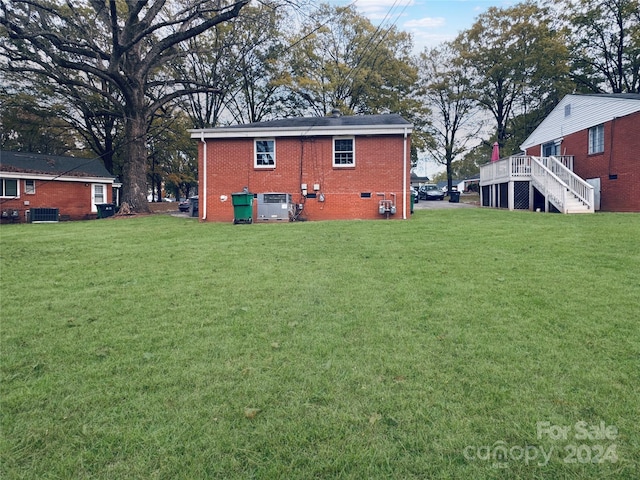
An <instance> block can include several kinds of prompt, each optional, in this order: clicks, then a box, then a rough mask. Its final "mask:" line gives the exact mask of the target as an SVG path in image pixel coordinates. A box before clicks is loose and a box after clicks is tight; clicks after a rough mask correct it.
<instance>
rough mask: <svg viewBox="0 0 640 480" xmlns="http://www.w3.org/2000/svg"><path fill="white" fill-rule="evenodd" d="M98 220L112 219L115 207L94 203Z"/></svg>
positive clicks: (111, 204)
mask: <svg viewBox="0 0 640 480" xmlns="http://www.w3.org/2000/svg"><path fill="white" fill-rule="evenodd" d="M96 209H97V210H98V218H107V217H113V215H115V213H116V206H115V205H114V204H113V203H96Z"/></svg>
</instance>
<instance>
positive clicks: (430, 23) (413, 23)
mask: <svg viewBox="0 0 640 480" xmlns="http://www.w3.org/2000/svg"><path fill="white" fill-rule="evenodd" d="M445 23H446V20H445V19H444V18H443V17H424V18H416V19H413V20H409V21H407V22H405V23H404V26H405V27H406V28H438V27H443V26H444V24H445Z"/></svg>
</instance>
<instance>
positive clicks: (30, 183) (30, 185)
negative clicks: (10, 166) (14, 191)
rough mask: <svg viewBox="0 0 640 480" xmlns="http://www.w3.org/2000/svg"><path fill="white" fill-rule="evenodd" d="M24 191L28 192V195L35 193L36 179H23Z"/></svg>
mask: <svg viewBox="0 0 640 480" xmlns="http://www.w3.org/2000/svg"><path fill="white" fill-rule="evenodd" d="M24 193H28V194H29V195H33V194H34V193H36V181H35V180H25V181H24Z"/></svg>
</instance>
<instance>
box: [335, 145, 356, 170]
mask: <svg viewBox="0 0 640 480" xmlns="http://www.w3.org/2000/svg"><path fill="white" fill-rule="evenodd" d="M333 146H334V152H335V153H334V158H333V163H334V164H335V165H353V139H351V138H339V139H335V140H334V143H333Z"/></svg>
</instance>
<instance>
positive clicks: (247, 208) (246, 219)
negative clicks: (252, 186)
mask: <svg viewBox="0 0 640 480" xmlns="http://www.w3.org/2000/svg"><path fill="white" fill-rule="evenodd" d="M231 200H232V201H233V223H234V224H236V223H252V222H253V193H249V192H240V193H232V194H231Z"/></svg>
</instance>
